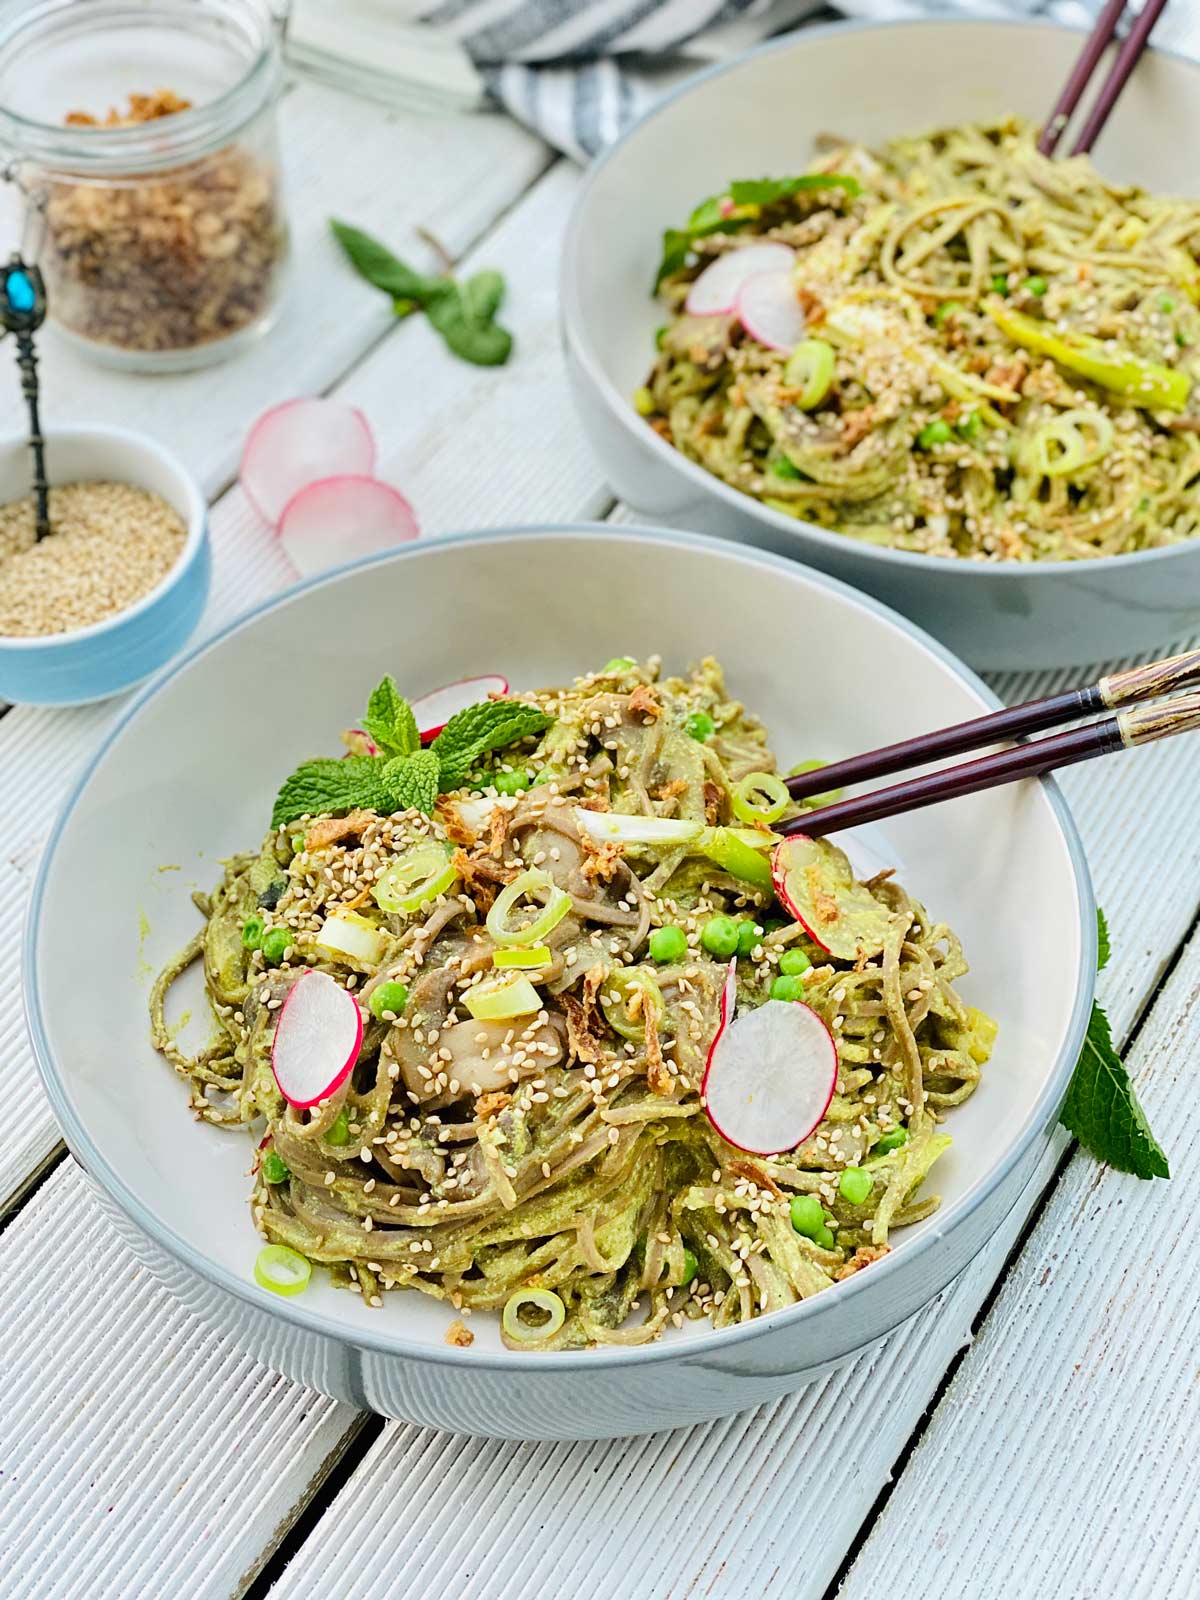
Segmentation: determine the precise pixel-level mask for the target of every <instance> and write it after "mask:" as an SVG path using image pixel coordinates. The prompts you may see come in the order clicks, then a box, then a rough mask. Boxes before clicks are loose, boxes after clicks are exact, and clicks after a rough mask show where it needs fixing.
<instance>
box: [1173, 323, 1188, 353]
mask: <svg viewBox="0 0 1200 1600" xmlns="http://www.w3.org/2000/svg"><path fill="white" fill-rule="evenodd" d="M1175 343H1176V344H1177V345H1178V346H1179V348H1180V349H1181V350H1182V349H1183V347H1184V345H1185V344H1186V343H1187V334H1186V333H1184V332H1183V330H1182V328H1176V329H1175Z"/></svg>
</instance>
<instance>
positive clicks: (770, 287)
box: [737, 272, 806, 350]
mask: <svg viewBox="0 0 1200 1600" xmlns="http://www.w3.org/2000/svg"><path fill="white" fill-rule="evenodd" d="M737 314H738V316H739V317H740V318H741V323H742V326H743V327H744V328H745V330H746V332H747V333H748V334H749V335H750V337H751V338H752V339H757V340H758V342H759V344H765V345H769V346H770V347H771V349H772V350H791V349H793V348H794V347H795V346H796V345H797V344H799V342H800V340H801V339H802V338H803V337H804V329H805V326H806V324H805V320H804V313H803V311H801V309H800V302H799V300H797V299H796V286H795V284H794V283H793V282H792V275H791V273H790V272H758V273H755V275H754V277H752V278H747V279H746V281H745V282H744V283H743V284H742V287H741V289H740V290H739V291H738V298H737Z"/></svg>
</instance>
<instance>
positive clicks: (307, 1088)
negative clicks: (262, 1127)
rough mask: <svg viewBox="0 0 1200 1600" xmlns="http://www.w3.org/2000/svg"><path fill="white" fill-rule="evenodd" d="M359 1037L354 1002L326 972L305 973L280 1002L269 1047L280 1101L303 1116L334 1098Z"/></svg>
mask: <svg viewBox="0 0 1200 1600" xmlns="http://www.w3.org/2000/svg"><path fill="white" fill-rule="evenodd" d="M362 1034H363V1024H362V1012H361V1011H360V1010H359V1009H358V1001H357V1000H355V998H354V996H353V995H352V994H348V993H347V991H346V990H345V989H343V988H342V986H341V985H340V984H339V983H335V982H334V980H333V979H332V978H331V977H330V976H329V974H328V973H327V972H315V971H313V972H306V973H305V974H304V976H303V977H302V978H301V979H300V980H299V981H298V982H297V983H295V984H294V985H293V986H292V991H291V993H290V994H289V995H288V997H287V999H286V1000H285V1001H284V1002H283V1009H282V1011H280V1013H279V1022H278V1025H277V1026H276V1028H275V1041H274V1043H273V1044H272V1046H271V1071H272V1072H273V1073H274V1074H275V1082H276V1083H277V1084H278V1085H279V1092H280V1094H281V1095H282V1096H283V1098H284V1099H285V1100H286V1101H288V1103H289V1104H290V1105H293V1106H295V1107H296V1109H297V1110H299V1111H304V1110H306V1109H307V1108H308V1107H309V1106H315V1105H316V1104H317V1102H318V1101H320V1100H327V1099H328V1098H329V1096H330V1095H331V1094H335V1093H336V1092H337V1090H338V1089H340V1088H341V1086H342V1084H343V1083H345V1081H346V1079H347V1078H348V1077H349V1076H350V1073H351V1071H352V1069H353V1067H354V1063H355V1062H356V1061H357V1060H358V1051H359V1046H360V1045H361V1044H362Z"/></svg>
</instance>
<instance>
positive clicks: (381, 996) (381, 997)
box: [367, 979, 408, 1022]
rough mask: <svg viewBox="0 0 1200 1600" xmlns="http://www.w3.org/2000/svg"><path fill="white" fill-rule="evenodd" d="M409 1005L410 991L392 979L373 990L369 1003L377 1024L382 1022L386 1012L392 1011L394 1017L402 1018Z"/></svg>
mask: <svg viewBox="0 0 1200 1600" xmlns="http://www.w3.org/2000/svg"><path fill="white" fill-rule="evenodd" d="M407 1004H408V990H407V989H406V988H405V987H404V985H403V984H402V983H396V982H395V981H394V980H392V979H389V980H388V981H387V983H381V984H380V985H379V987H378V988H377V989H372V990H371V998H370V999H369V1000H368V1001H367V1005H368V1007H369V1009H370V1012H371V1015H372V1016H373V1017H374V1018H375V1020H376V1021H377V1022H382V1020H383V1014H384V1012H385V1011H390V1012H391V1013H392V1015H393V1016H394V1017H398V1016H401V1015H402V1014H403V1012H404V1008H405V1006H406V1005H407Z"/></svg>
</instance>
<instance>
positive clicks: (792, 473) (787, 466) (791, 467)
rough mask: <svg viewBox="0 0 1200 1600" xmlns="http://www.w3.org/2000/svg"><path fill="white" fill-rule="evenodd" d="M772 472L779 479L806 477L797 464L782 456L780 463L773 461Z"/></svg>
mask: <svg viewBox="0 0 1200 1600" xmlns="http://www.w3.org/2000/svg"><path fill="white" fill-rule="evenodd" d="M771 471H772V472H773V473H774V474H775V476H776V477H777V478H802V477H803V476H804V474H803V473H802V472H801V471H800V468H799V467H798V466H797V465H796V463H795V462H794V461H789V460H788V458H787V456H780V457H779V460H778V461H772V462H771Z"/></svg>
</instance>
